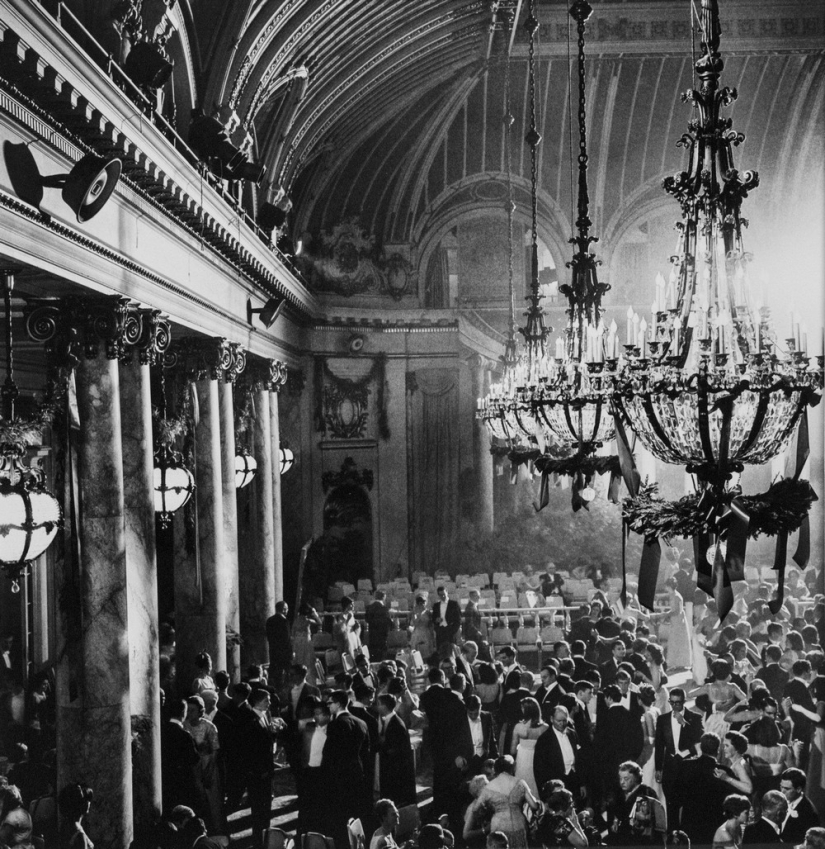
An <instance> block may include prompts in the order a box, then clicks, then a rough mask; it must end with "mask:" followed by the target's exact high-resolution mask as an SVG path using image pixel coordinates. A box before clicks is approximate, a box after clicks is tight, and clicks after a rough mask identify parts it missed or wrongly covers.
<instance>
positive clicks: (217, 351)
mask: <svg viewBox="0 0 825 849" xmlns="http://www.w3.org/2000/svg"><path fill="white" fill-rule="evenodd" d="M172 352H173V355H174V363H170V364H169V365H174V366H175V367H178V368H180V369H182V371H183V372H184V374H186V376H187V378H189V380H193V381H199V380H223V381H225V382H226V383H234V382H235V380H236V379H237V378H238V375H240V374H241V373H242V372H243V371H244V369H245V368H246V348H244V347H243V346H242V345H240V344H238V343H237V342H230V341H229V340H227V339H224V338H223V337H222V336H211V337H205V336H203V337H202V336H187V337H185V338H183V339H179V340H177V341H176V342H175V344H174V345H173V346H172Z"/></svg>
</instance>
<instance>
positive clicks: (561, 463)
mask: <svg viewBox="0 0 825 849" xmlns="http://www.w3.org/2000/svg"><path fill="white" fill-rule="evenodd" d="M536 468H537V469H538V470H539V471H540V472H547V473H549V474H553V475H567V476H568V477H575V476H576V475H579V474H581V475H584V476H585V477H587V478H590V477H592V476H593V475H604V474H607V473H608V472H610V473H611V474H614V475H618V474H619V471H620V470H619V458H618V457H597V456H596V455H594V454H573V455H572V456H571V457H562V458H559V459H557V458H554V457H547V456H545V457H540V458H539V459H538V460H536Z"/></svg>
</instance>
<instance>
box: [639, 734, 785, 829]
mask: <svg viewBox="0 0 825 849" xmlns="http://www.w3.org/2000/svg"><path fill="white" fill-rule="evenodd" d="M679 743H680V745H681V743H682V741H681V737H680V741H679ZM719 746H720V741H719V735H718V734H712V733H705V734H703V735H702V736H701V737H700V738H699V754H698V755H696V756H694V757H692V758H687V759H686V760H684V761H682V765H681V769H680V771H679V779H678V780H679V786H680V788H682V789H684V791H685V792H683V793H681V794H680V795H681V807H682V813H681V816H680V819H679V826H678V827H679V828H681V829H682V831H685V832H687V835H688V837H690V840H691V842H692V843H699V844H702V845H704V844H706V843H707V844H708V845H710V844H711V843H713V835H714V834H715V833H716V829H717V828H718V827H719V824H720V823H721V822H723V821H724V818H725V815H724V813H723V811H722V805H723V803H724V801H725V797H726V796H728V795H730V789H731V788H730V784H728V783H727V781H722V779H721V778H716V776H715V774H714V771H715V770H716V769H717V767H718V763H717V760H716V758H717V755H718V754H719ZM654 765H655V764H654ZM779 795H780V796H781V795H782V794H781V793H780V794H779ZM782 800H783V802H784V796H783V797H782ZM672 826H673V827H674V828H676V824H675V823H672Z"/></svg>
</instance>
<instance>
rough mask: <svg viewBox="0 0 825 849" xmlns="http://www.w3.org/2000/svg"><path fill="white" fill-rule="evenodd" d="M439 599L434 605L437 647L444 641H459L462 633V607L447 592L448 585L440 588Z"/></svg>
mask: <svg viewBox="0 0 825 849" xmlns="http://www.w3.org/2000/svg"><path fill="white" fill-rule="evenodd" d="M437 592H438V601H437V602H436V603H435V604H434V605H433V625H434V626H435V645H436V648H438V647H439V646H441V645H443V644H444V643H457V642H458V640H459V636H460V633H461V608H460V607H459V606H458V602H457V601H454V600H453V599H451V598H450V597H449V595H448V594H447V588H446V587H439V588H438V591H437Z"/></svg>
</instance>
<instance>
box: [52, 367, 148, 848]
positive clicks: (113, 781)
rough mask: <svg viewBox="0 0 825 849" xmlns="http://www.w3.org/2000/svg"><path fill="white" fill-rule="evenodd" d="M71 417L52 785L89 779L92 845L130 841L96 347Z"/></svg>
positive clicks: (117, 499) (124, 613) (118, 507)
mask: <svg viewBox="0 0 825 849" xmlns="http://www.w3.org/2000/svg"><path fill="white" fill-rule="evenodd" d="M76 385H77V408H78V414H79V418H80V431H79V435H78V452H77V472H78V481H79V492H78V494H79V503H78V505H77V506H78V525H77V530H78V532H79V541H78V542H79V545H78V548H79V562H78V563H77V567H78V570H77V576H76V577H77V584H76V585H75V589H76V590H77V596H76V598H75V599H74V602H75V603H76V604H78V605H79V613H80V616H79V626H80V627H79V630H78V632H77V633H75V634H74V635H72V638H71V640H72V642H74V645H72V646H71V648H70V651H72V652H73V653H76V654H75V657H76V660H77V667H76V669H75V673H76V676H75V677H74V680H69V682H68V687H67V690H66V691H64V693H63V696H64V699H61V700H60V703H59V704H58V720H57V727H58V743H57V748H58V757H57V761H58V763H57V772H58V786H59V787H63V786H65V785H66V784H67V783H69V782H71V781H82V782H85V783H87V784H89V785H90V786H91V787H92V788H93V789H94V792H95V803H94V805H93V806H92V810H91V811H90V813H89V814H88V816H87V818H86V830H87V833H88V834H89V836H90V837H91V839H92V840H93V841H94V844H95V846H98V847H101V849H126V847H128V846H129V845H130V844H131V841H132V754H131V722H130V709H131V707H130V698H129V638H128V605H127V578H126V533H125V521H124V485H123V459H122V457H123V451H122V442H121V415H120V397H119V396H120V381H119V374H118V363H117V360H115V359H109V358H108V357H106V356H103V355H102V354H100V353H99V354H98V355H97V357H96V358H95V359H91V360H90V359H85V358H83V359H81V360H80V363H79V365H78V367H77V372H76Z"/></svg>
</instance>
